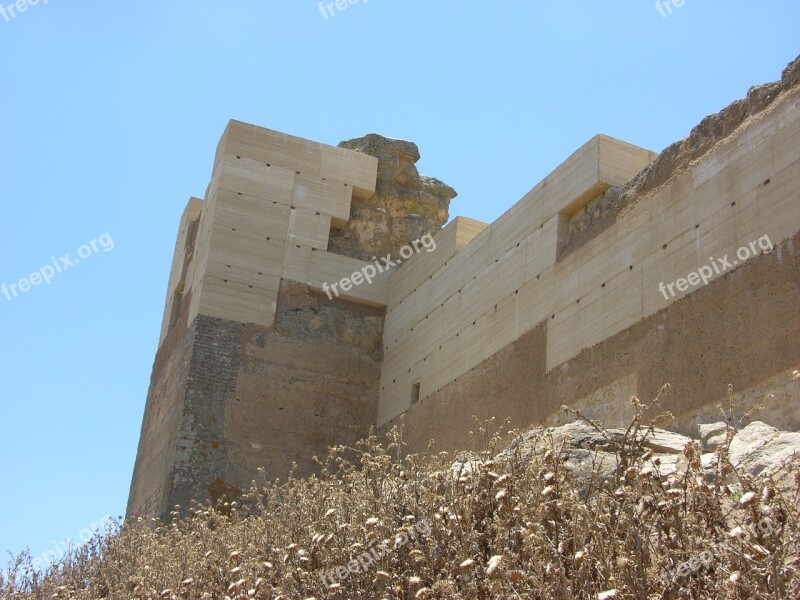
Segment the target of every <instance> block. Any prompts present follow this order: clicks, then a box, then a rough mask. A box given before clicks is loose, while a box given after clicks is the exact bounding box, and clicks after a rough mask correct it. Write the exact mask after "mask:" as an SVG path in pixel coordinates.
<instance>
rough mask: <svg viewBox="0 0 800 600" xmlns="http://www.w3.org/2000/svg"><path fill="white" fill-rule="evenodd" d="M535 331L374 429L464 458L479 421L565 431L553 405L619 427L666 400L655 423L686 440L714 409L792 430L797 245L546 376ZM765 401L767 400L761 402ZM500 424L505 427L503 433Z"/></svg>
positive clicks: (797, 359) (542, 340) (797, 423)
mask: <svg viewBox="0 0 800 600" xmlns="http://www.w3.org/2000/svg"><path fill="white" fill-rule="evenodd" d="M549 324H550V322H549V321H547V320H545V321H543V322H542V323H541V324H540V325H538V326H537V327H535V328H534V329H532V330H531V331H529V332H527V333H525V334H523V335H522V336H520V338H519V339H517V340H515V341H514V342H512V343H511V344H509V345H507V346H505V347H504V348H502V349H501V350H500V351H499V352H497V353H495V354H494V355H492V356H491V357H489V358H488V359H486V360H485V361H483V362H481V363H480V364H479V365H477V366H476V367H474V368H472V369H470V370H469V371H467V372H466V373H464V374H463V375H459V376H458V377H457V378H456V379H455V380H454V381H453V382H451V383H449V384H446V385H445V386H443V387H442V388H441V389H440V390H438V391H436V392H434V393H433V394H431V395H430V396H428V397H427V398H424V399H422V400H420V401H419V402H417V403H416V404H414V405H413V406H412V407H411V408H410V409H409V410H408V411H406V412H405V413H404V414H403V415H402V416H400V417H398V418H396V419H394V420H392V421H390V422H389V423H387V424H386V425H384V426H383V427H382V428H381V430H380V431H381V432H382V433H383V434H385V433H386V432H387V431H388V430H389V429H390V428H391V427H393V426H395V425H401V424H402V425H404V436H403V439H404V441H405V442H406V443H408V448H407V449H408V451H409V452H425V451H427V449H428V444H429V441H430V440H435V445H434V446H433V448H432V451H434V452H437V451H442V450H445V451H451V452H456V451H460V450H465V449H469V448H470V435H469V432H471V431H472V432H476V433H477V431H478V427H479V425H478V423H477V422H476V419H475V417H477V419H478V420H480V421H483V420H486V419H491V418H493V417H494V418H496V426H497V429H498V430H499V431H501V432H506V431H508V429H509V428H514V427H519V428H527V427H530V426H531V425H534V424H539V425H543V426H553V425H558V424H563V423H566V422H569V421H572V420H574V415H572V414H567V413H563V412H561V411H560V410H559V409H560V407H561V406H562V405H565V404H566V405H569V406H571V407H573V408H577V409H580V410H581V411H582V412H583V413H584V414H585V415H586V416H588V417H590V418H595V419H602V421H603V424H604V425H606V426H609V427H615V426H616V427H622V426H627V425H628V424H629V422H630V417H631V416H632V415H633V407H632V405H631V404H630V402H629V400H630V397H631V396H634V395H635V396H637V397H639V398H640V399H641V400H642V401H643V402H645V403H650V402H651V401H652V400H653V398H654V397H655V396H656V394H657V393H658V390H659V388H660V387H661V386H662V385H663V384H664V383H670V385H671V392H670V393H669V394H668V395H667V396H665V397H664V398H663V399H662V400H661V408H657V409H654V410H652V411H650V412H649V413H648V415H649V417H654V416H656V415H658V414H661V413H662V412H664V411H667V410H669V411H672V412H673V413H674V415H675V421H674V422H673V423H671V424H670V426H669V428H670V430H675V431H678V432H680V433H684V434H686V435H689V434H692V435H696V434H697V431H696V428H695V426H696V424H697V423H708V422H714V421H719V420H722V419H723V418H724V417H723V414H722V413H721V412H720V410H719V409H718V408H717V405H718V404H720V403H721V404H723V405H724V406H725V407H727V406H728V393H727V389H726V387H727V385H728V384H729V383H730V384H731V385H732V386H733V390H734V394H733V396H732V406H733V413H734V414H735V415H736V416H737V417H741V416H742V415H743V414H744V413H746V412H747V411H749V410H750V409H751V408H752V407H753V406H754V404H757V403H758V404H761V405H763V407H764V408H763V410H762V411H760V412H758V413H757V416H756V417H755V418H757V419H758V420H761V421H765V422H767V423H769V424H771V425H774V426H776V427H781V428H784V429H789V430H798V429H800V414H798V410H797V406H798V403H800V380H798V379H796V378H795V377H794V376H793V375H792V371H793V370H794V369H797V368H798V367H800V344H798V343H797V340H798V337H797V336H798V331H800V233H798V234H795V235H794V236H793V237H792V238H790V239H788V240H786V241H784V242H783V243H782V244H780V245H779V246H777V247H776V249H775V251H773V252H772V253H769V254H765V255H762V256H759V257H757V258H755V259H752V260H750V261H748V262H747V263H745V264H744V265H742V266H740V267H739V268H737V269H735V270H733V271H730V272H729V273H726V274H724V275H722V276H721V277H719V278H717V279H716V280H715V281H713V282H711V283H709V284H708V285H707V286H704V287H703V288H701V289H698V290H697V291H696V292H695V293H693V294H690V295H687V296H685V297H683V298H681V299H680V300H679V301H677V302H674V303H672V304H670V305H669V306H668V307H665V308H663V309H661V310H660V311H658V312H657V313H655V314H653V315H651V316H649V317H647V318H645V319H644V320H642V321H640V322H638V323H636V324H635V325H633V326H632V327H629V328H627V329H625V330H624V331H621V332H619V333H617V334H615V335H612V336H610V337H609V338H607V339H606V340H603V341H602V342H600V343H598V344H596V345H594V346H592V347H591V348H586V349H584V350H582V351H581V352H579V353H578V354H577V355H576V356H574V357H572V358H570V359H568V360H567V361H565V362H564V363H562V364H561V365H559V366H558V367H557V368H555V369H553V370H550V371H548V370H547V366H546V360H547V343H548V337H549V335H550V333H549ZM770 396H771V397H770ZM506 418H510V420H511V423H510V426H509V427H506V426H504V425H503V424H502V422H503V420H504V419H506Z"/></svg>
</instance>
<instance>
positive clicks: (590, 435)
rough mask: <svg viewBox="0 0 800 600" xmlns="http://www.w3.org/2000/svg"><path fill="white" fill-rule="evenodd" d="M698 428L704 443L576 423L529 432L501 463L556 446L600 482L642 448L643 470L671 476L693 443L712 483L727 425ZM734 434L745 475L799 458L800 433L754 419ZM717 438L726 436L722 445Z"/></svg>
mask: <svg viewBox="0 0 800 600" xmlns="http://www.w3.org/2000/svg"><path fill="white" fill-rule="evenodd" d="M698 429H699V434H700V439H699V440H696V439H693V438H690V437H687V436H684V435H680V434H678V433H673V432H671V431H666V430H664V429H653V430H647V429H643V430H640V431H639V433H637V434H636V435H630V434H628V433H626V431H625V430H623V429H616V428H611V429H605V428H598V427H593V426H592V425H590V424H588V423H586V422H585V421H574V422H572V423H568V424H566V425H562V426H560V427H550V428H548V429H533V430H530V431H528V432H526V433H524V434H523V435H522V436H520V437H519V438H517V439H516V440H514V442H513V443H512V444H511V445H510V446H509V447H508V448H507V449H506V450H504V451H503V452H502V453H500V454H499V456H498V459H499V460H515V459H516V460H523V461H527V460H529V459H530V458H531V456H532V455H534V454H542V453H544V452H546V451H547V450H549V449H553V448H555V449H557V450H559V451H560V452H561V457H562V460H563V462H564V467H565V468H566V469H568V470H570V471H572V472H573V474H574V475H576V476H577V477H579V478H583V477H586V478H588V477H589V476H591V475H592V473H593V472H594V471H596V472H597V473H598V474H599V475H600V476H601V477H602V478H610V477H611V476H612V475H613V474H614V472H615V470H616V468H617V466H618V465H619V459H618V457H619V454H618V450H619V449H621V448H622V446H623V445H624V446H625V448H626V449H627V451H628V452H629V451H630V449H632V448H634V447H636V446H639V447H640V450H641V454H644V455H645V456H647V459H646V460H645V461H644V462H645V464H644V468H643V471H649V472H655V473H658V474H659V475H661V476H663V477H667V476H669V475H672V474H673V473H675V472H676V471H677V470H681V469H684V468H685V467H686V464H687V460H688V458H687V455H689V454H691V452H689V453H687V452H686V447H687V445H689V444H693V445H694V446H695V449H696V451H697V452H699V453H700V460H701V464H702V467H703V470H704V471H705V475H706V478H707V479H709V480H711V479H712V478H713V475H714V473H715V470H716V465H717V461H718V454H717V453H716V452H715V450H716V449H717V448H720V447H722V448H725V446H726V444H727V435H728V427H727V426H726V425H725V423H713V424H708V425H702V426H699V427H698ZM712 434H713V435H712ZM730 434H731V435H732V438H731V440H730V446H728V449H727V453H728V457H729V460H730V463H731V465H732V466H733V467H734V469H735V470H736V471H737V472H738V473H739V474H741V475H747V476H750V477H758V476H761V475H765V476H770V475H776V474H779V473H780V472H781V470H782V469H783V468H784V467H785V466H786V465H788V464H789V463H790V462H791V461H792V460H794V459H797V458H800V432H787V431H780V430H779V429H776V428H775V427H771V426H769V425H767V424H765V423H762V422H760V421H754V422H752V423H750V424H748V425H747V426H745V427H743V428H742V429H740V430H738V431H734V430H731V432H730ZM718 436H722V440H721V441H720V440H719V439H718ZM478 462H479V461H478V460H477V459H475V458H463V459H462V460H460V461H458V462H456V463H455V465H454V471H455V472H457V473H461V472H465V471H466V472H470V471H473V470H474V469H475V468H476V466H477V464H478Z"/></svg>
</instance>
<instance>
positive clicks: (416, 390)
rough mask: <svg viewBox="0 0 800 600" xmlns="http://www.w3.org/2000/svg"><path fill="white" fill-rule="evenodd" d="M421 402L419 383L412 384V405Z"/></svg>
mask: <svg viewBox="0 0 800 600" xmlns="http://www.w3.org/2000/svg"><path fill="white" fill-rule="evenodd" d="M417 402H419V381H417V382H416V383H412V384H411V404H416V403H417Z"/></svg>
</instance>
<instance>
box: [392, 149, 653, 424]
mask: <svg viewBox="0 0 800 600" xmlns="http://www.w3.org/2000/svg"><path fill="white" fill-rule="evenodd" d="M653 156H654V155H653V153H651V152H649V151H647V150H643V149H641V148H637V147H635V146H632V145H630V144H625V143H624V142H620V141H618V140H614V139H612V138H609V137H608V136H603V135H600V136H596V137H594V138H593V139H592V140H590V141H589V142H588V143H587V144H585V145H584V146H583V147H582V148H580V149H579V150H578V151H577V152H575V153H574V154H573V155H572V156H571V157H570V158H568V159H567V160H566V161H565V162H564V163H563V164H562V165H561V166H559V167H558V168H557V169H556V170H555V171H554V172H553V173H551V174H550V175H549V176H548V177H547V178H545V179H544V180H543V181H542V182H541V183H539V184H538V185H537V186H536V187H534V188H533V190H531V191H530V192H529V193H528V194H527V195H526V196H525V197H524V198H523V199H522V200H520V201H519V202H518V203H517V204H515V205H514V206H513V207H512V208H511V209H509V210H508V211H507V212H506V213H505V214H504V215H502V216H501V217H500V218H499V219H498V220H497V221H495V222H494V223H492V224H491V225H490V226H488V227H486V228H484V229H483V230H482V231H480V233H477V235H475V236H474V239H472V240H471V241H470V242H469V243H468V244H467V245H466V246H465V247H464V248H463V249H462V250H460V251H459V252H457V253H456V254H455V255H453V256H452V258H449V259H448V260H447V261H446V262H444V264H442V263H441V261H442V257H439V256H437V254H438V250H437V252H434V253H432V254H431V255H430V256H425V257H423V256H417V257H415V258H412V259H411V261H409V263H408V264H407V265H404V266H403V267H402V268H401V269H400V270H399V271H398V272H397V273H396V274H394V275H393V276H392V279H395V278H403V273H404V271H405V270H406V269H409V270H410V269H416V270H418V271H420V272H422V273H431V274H430V275H429V276H428V278H427V280H423V281H421V282H420V283H419V284H418V285H417V286H416V288H415V289H412V290H408V289H406V290H405V293H403V291H401V290H400V289H398V287H396V286H393V285H392V283H391V282H390V302H389V308H388V311H387V320H386V328H385V334H384V351H385V360H384V367H383V371H382V376H381V399H380V404H379V409H378V424H379V425H382V424H384V423H385V422H387V421H388V420H390V419H392V418H394V417H396V416H397V415H399V414H401V413H402V412H403V411H405V410H407V409H408V407H409V406H410V404H411V390H412V385H413V384H414V383H416V382H419V384H420V397H425V396H426V395H428V394H430V393H432V392H433V391H436V390H438V389H440V388H441V387H442V386H444V385H446V384H447V383H448V382H450V381H452V380H453V379H454V378H455V377H456V376H458V375H459V374H461V373H464V372H465V371H467V370H469V369H471V368H472V367H474V366H475V365H477V364H479V363H480V362H481V361H483V360H484V359H486V358H488V357H489V356H491V355H492V354H494V353H495V352H497V351H498V350H499V349H500V348H502V347H504V346H506V345H507V344H509V343H510V342H511V341H513V340H515V339H517V338H518V337H519V336H520V335H522V334H523V333H525V332H527V331H530V330H531V329H532V328H533V327H535V326H536V325H537V324H538V323H540V322H541V321H542V320H543V319H545V318H547V316H548V315H549V314H550V313H551V303H552V302H553V298H554V295H555V288H554V286H555V278H554V265H555V262H556V253H557V249H558V240H559V235H560V231H561V230H562V229H563V226H564V225H563V223H564V221H565V220H566V219H568V218H569V216H571V215H572V214H574V212H575V211H578V210H579V209H580V207H581V205H585V204H586V203H588V202H590V201H591V200H592V199H593V198H594V197H596V196H597V195H599V194H602V193H603V192H604V191H605V190H607V189H608V188H609V187H611V186H616V185H621V184H622V183H623V182H624V181H625V180H626V179H630V178H632V177H633V176H634V175H635V174H636V173H638V172H639V171H640V170H641V169H642V168H644V166H645V165H647V164H648V162H649V161H650V160H652V158H653ZM457 226H458V225H457ZM443 233H444V232H443ZM440 235H442V234H440ZM418 263H428V264H431V263H432V264H433V265H436V266H438V265H439V264H441V267H439V268H438V269H436V268H435V267H434V268H428V269H426V268H425V266H418ZM431 271H432V272H431ZM404 283H405V282H404ZM393 291H396V294H392V292H393Z"/></svg>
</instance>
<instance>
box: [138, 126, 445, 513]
mask: <svg viewBox="0 0 800 600" xmlns="http://www.w3.org/2000/svg"><path fill="white" fill-rule="evenodd" d="M417 160H419V151H418V150H417V147H416V146H415V145H414V144H412V143H409V142H402V141H398V140H390V139H387V138H383V137H381V136H377V135H369V136H367V137H365V138H361V139H356V140H351V141H348V142H344V143H342V144H341V147H338V148H337V147H332V146H326V145H323V144H318V143H315V142H311V141H308V140H304V139H300V138H296V137H292V136H289V135H285V134H282V133H278V132H275V131H271V130H268V129H263V128H260V127H255V126H252V125H247V124H244V123H239V122H236V121H231V122H230V124H229V125H228V127H227V128H226V130H225V133H224V135H223V136H222V139H221V141H220V143H219V146H218V148H217V153H216V157H215V160H214V168H213V175H212V178H211V183H210V185H209V186H208V189H207V191H206V195H205V199H204V200H199V199H197V198H192V199H191V200H190V201H189V203H188V205H187V207H186V209H185V211H184V213H183V216H182V218H181V223H180V228H179V234H178V240H177V243H176V247H175V254H174V258H173V261H172V268H171V271H170V277H169V285H168V290H167V300H166V307H165V312H164V319H163V325H162V330H161V339H160V343H159V349H158V353H157V356H156V360H155V364H154V367H153V374H152V379H151V384H150V390H149V392H148V397H147V404H146V408H145V414H144V419H143V423H142V432H141V438H140V442H139V450H138V453H137V457H136V465H135V468H134V474H133V481H132V483H131V492H130V497H129V502H128V513H129V514H137V515H151V516H161V517H164V516H165V515H166V514H167V513H168V512H169V511H170V510H171V509H172V508H173V507H174V506H175V505H181V506H187V505H188V504H189V502H190V501H191V500H200V501H205V500H208V499H211V500H218V499H224V498H230V497H234V496H236V495H237V494H238V493H239V492H238V491H239V489H241V488H242V487H246V486H248V485H249V484H250V482H251V481H252V480H253V478H254V476H255V473H256V470H257V469H258V468H261V467H264V468H265V469H266V473H267V475H268V476H270V477H285V476H286V475H287V474H288V473H289V471H290V469H291V467H292V464H293V463H295V462H296V463H297V464H298V465H299V470H298V473H300V474H302V473H306V472H308V471H309V470H310V469H311V467H312V465H311V462H310V459H311V457H312V456H313V455H315V454H316V455H320V456H321V455H324V453H325V451H326V448H327V447H328V446H329V445H335V444H342V443H345V444H346V443H352V442H355V441H356V440H358V439H360V438H362V437H364V436H365V435H367V434H368V432H369V429H370V427H374V426H375V425H376V419H377V405H378V385H379V381H380V367H381V362H382V358H383V351H382V347H381V340H382V334H383V320H384V309H385V305H386V301H385V296H386V294H387V288H388V276H389V273H388V271H387V272H384V273H380V274H378V275H377V277H376V278H375V280H374V281H373V282H372V283H371V284H370V285H361V286H354V287H353V288H352V289H350V290H348V291H341V292H340V295H339V296H338V297H333V295H330V296H331V297H330V298H329V294H325V293H323V285H324V284H325V283H326V282H337V281H339V280H341V278H342V277H345V276H348V275H351V274H353V273H354V272H358V271H359V270H360V269H362V268H363V266H364V264H365V262H367V263H371V262H372V260H373V257H377V256H378V255H381V256H384V255H387V254H388V255H391V254H396V252H397V251H398V249H399V248H401V247H402V246H404V245H406V244H408V243H409V242H411V241H412V240H415V239H418V238H419V237H421V236H423V235H425V234H428V233H431V232H435V231H438V230H439V228H440V227H441V226H442V225H443V224H444V223H445V222H446V221H447V218H448V205H449V202H450V200H451V199H452V198H453V197H454V196H455V191H454V190H453V189H452V188H450V187H448V186H446V185H444V184H443V183H441V182H440V181H438V180H435V179H431V178H427V177H423V176H420V175H419V173H418V172H417V169H416V167H415V166H414V163H415V162H416V161H417Z"/></svg>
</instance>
